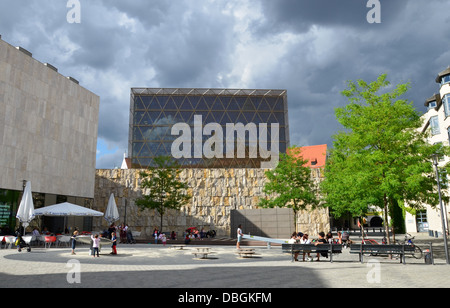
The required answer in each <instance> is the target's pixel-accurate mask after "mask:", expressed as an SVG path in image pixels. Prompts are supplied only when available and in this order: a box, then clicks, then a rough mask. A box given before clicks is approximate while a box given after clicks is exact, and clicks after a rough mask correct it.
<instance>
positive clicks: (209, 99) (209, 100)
mask: <svg viewBox="0 0 450 308" xmlns="http://www.w3.org/2000/svg"><path fill="white" fill-rule="evenodd" d="M216 97H217V96H205V97H204V100H205V103H206V105H207V106H208V109H212V108H213V106H214V103H215V101H216Z"/></svg>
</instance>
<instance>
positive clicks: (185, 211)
mask: <svg viewBox="0 0 450 308" xmlns="http://www.w3.org/2000/svg"><path fill="white" fill-rule="evenodd" d="M140 171H141V170H139V169H98V170H97V172H96V179H95V199H94V209H95V210H98V211H101V212H104V211H105V209H106V206H107V204H108V199H109V196H110V194H111V193H114V196H115V199H116V204H117V207H118V210H119V214H120V220H119V221H118V222H116V224H120V223H122V222H123V220H124V217H125V208H126V222H127V224H128V225H129V226H130V228H131V229H132V230H134V231H139V232H141V238H151V236H152V232H153V229H154V228H155V227H159V224H160V216H159V214H158V213H157V212H156V211H155V210H149V209H146V210H140V209H139V208H138V207H137V206H136V205H135V199H137V198H139V197H140V196H142V194H143V193H145V191H143V190H142V189H141V187H140V181H141V177H140ZM264 172H265V170H264V169H244V168H236V169H234V168H227V169H225V168H224V169H183V171H182V172H181V174H180V178H181V180H183V181H185V182H186V183H187V184H188V186H189V193H190V194H191V195H192V199H191V201H190V202H189V204H186V205H184V206H182V207H181V209H180V210H179V211H175V210H169V211H167V212H166V213H165V215H164V217H163V218H164V219H163V231H165V232H170V231H175V232H177V233H178V234H183V231H184V230H185V229H186V228H188V227H199V228H202V227H203V228H204V229H205V231H208V230H216V232H217V235H218V236H223V237H227V236H230V234H231V230H230V211H231V210H243V209H258V202H259V198H260V197H264V196H265V195H264V193H263V187H264V184H265V182H266V181H267V179H266V176H265V173H264ZM313 175H314V172H313ZM316 180H318V179H316ZM297 223H298V230H300V231H302V232H307V233H309V234H310V235H312V236H315V235H317V233H318V232H320V231H328V230H329V229H330V224H329V214H328V209H326V208H325V209H323V208H320V209H316V210H313V211H308V210H306V211H302V212H300V213H299V214H298V217H297ZM107 227H108V226H107V222H106V221H105V220H104V219H103V218H94V221H93V228H94V230H103V229H107ZM292 229H294V226H292Z"/></svg>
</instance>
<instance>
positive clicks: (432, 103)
mask: <svg viewBox="0 0 450 308" xmlns="http://www.w3.org/2000/svg"><path fill="white" fill-rule="evenodd" d="M436 106H437V104H436V101H433V102H429V103H428V110H430V109H433V108H436Z"/></svg>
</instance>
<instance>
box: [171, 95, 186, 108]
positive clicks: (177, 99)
mask: <svg viewBox="0 0 450 308" xmlns="http://www.w3.org/2000/svg"><path fill="white" fill-rule="evenodd" d="M185 97H186V96H180V95H176V96H172V99H173V101H174V102H175V106H176V108H177V109H178V108H180V107H181V106H182V104H183V102H184V99H185Z"/></svg>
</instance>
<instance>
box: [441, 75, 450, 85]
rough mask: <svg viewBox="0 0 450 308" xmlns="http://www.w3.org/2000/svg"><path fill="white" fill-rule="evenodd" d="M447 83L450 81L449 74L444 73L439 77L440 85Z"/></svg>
mask: <svg viewBox="0 0 450 308" xmlns="http://www.w3.org/2000/svg"><path fill="white" fill-rule="evenodd" d="M447 83H450V75H445V76H443V77H442V78H441V86H443V85H444V84H447Z"/></svg>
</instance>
